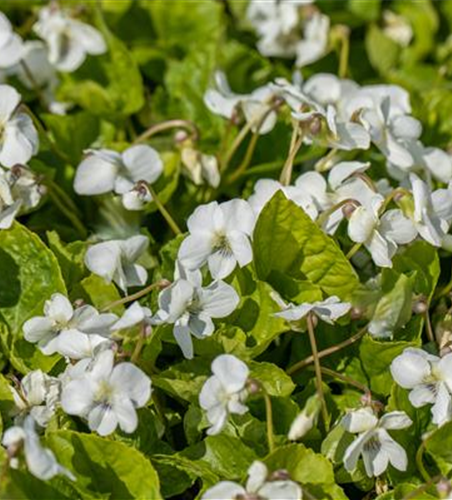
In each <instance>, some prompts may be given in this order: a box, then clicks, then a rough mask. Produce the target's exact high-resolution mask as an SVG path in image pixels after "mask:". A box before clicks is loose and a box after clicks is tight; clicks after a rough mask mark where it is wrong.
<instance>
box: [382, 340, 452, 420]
mask: <svg viewBox="0 0 452 500" xmlns="http://www.w3.org/2000/svg"><path fill="white" fill-rule="evenodd" d="M391 375H392V377H393V379H394V380H395V382H396V383H397V384H398V385H400V387H403V388H404V389H408V390H410V394H409V395H408V398H409V400H410V402H411V404H412V405H413V406H414V407H415V408H420V407H421V406H424V405H426V404H432V405H433V406H432V415H433V420H432V421H433V423H434V424H437V425H442V424H444V423H445V422H448V421H449V420H451V418H452V396H451V393H452V354H446V355H445V356H444V357H442V358H439V357H438V356H433V355H432V354H429V353H427V352H426V351H423V350H422V349H416V348H411V347H409V348H408V349H405V350H404V351H403V353H402V354H400V356H397V357H396V358H395V359H394V360H393V361H392V363H391Z"/></svg>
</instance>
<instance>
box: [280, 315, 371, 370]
mask: <svg viewBox="0 0 452 500" xmlns="http://www.w3.org/2000/svg"><path fill="white" fill-rule="evenodd" d="M366 332H367V325H366V326H365V327H364V328H361V330H359V331H358V332H357V333H355V335H352V336H351V337H350V338H349V339H347V340H344V341H343V342H340V343H339V344H336V345H333V346H332V347H328V348H327V349H324V350H323V351H320V352H319V353H318V357H319V359H321V358H324V357H325V356H329V355H330V354H334V353H335V352H338V351H340V350H341V349H343V348H344V347H348V346H349V345H352V344H353V343H354V342H356V341H357V340H359V339H360V338H361V337H363V336H364V334H365V333H366ZM313 362H314V356H309V357H307V358H305V359H302V360H301V361H298V363H295V364H294V365H292V366H291V367H290V368H289V369H288V370H286V373H287V375H294V374H295V373H296V372H298V371H300V370H301V369H302V368H304V367H305V366H308V365H310V364H311V363H313Z"/></svg>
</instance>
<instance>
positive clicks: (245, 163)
mask: <svg viewBox="0 0 452 500" xmlns="http://www.w3.org/2000/svg"><path fill="white" fill-rule="evenodd" d="M259 137H260V135H259V132H254V134H253V136H252V137H251V140H250V142H249V144H248V148H247V150H246V153H245V156H244V158H243V161H242V163H241V164H240V166H239V167H238V168H237V170H236V171H235V172H234V173H233V174H231V175H230V176H229V178H228V180H227V183H228V184H232V183H233V182H235V181H236V180H237V179H238V178H239V177H240V176H241V175H242V174H243V173H244V172H245V170H246V169H247V168H248V165H249V164H250V162H251V158H252V157H253V154H254V150H255V149H256V145H257V141H258V140H259Z"/></svg>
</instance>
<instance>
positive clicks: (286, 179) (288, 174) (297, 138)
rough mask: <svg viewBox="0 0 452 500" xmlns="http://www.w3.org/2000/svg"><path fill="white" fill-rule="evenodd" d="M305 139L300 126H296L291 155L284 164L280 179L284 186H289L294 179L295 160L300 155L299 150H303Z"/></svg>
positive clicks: (290, 150) (291, 143) (291, 144)
mask: <svg viewBox="0 0 452 500" xmlns="http://www.w3.org/2000/svg"><path fill="white" fill-rule="evenodd" d="M303 138H304V136H303V134H302V133H301V132H300V130H299V128H298V126H295V127H294V130H293V133H292V139H291V141H290V148H289V154H288V156H287V160H286V162H285V163H284V167H283V169H282V171H281V175H280V177H279V182H280V183H281V184H282V185H283V186H288V185H289V184H290V181H291V179H292V170H293V163H294V160H295V156H296V155H297V153H298V150H299V149H300V148H301V145H302V144H303Z"/></svg>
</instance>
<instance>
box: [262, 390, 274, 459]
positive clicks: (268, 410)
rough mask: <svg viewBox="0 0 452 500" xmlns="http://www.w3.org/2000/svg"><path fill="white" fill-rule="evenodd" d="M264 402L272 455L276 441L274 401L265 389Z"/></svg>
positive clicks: (269, 448) (269, 446)
mask: <svg viewBox="0 0 452 500" xmlns="http://www.w3.org/2000/svg"><path fill="white" fill-rule="evenodd" d="M263 395H264V401H265V415H266V420H267V441H268V450H269V452H270V453H273V452H274V451H275V439H274V435H273V411H272V400H271V398H270V396H269V394H268V392H267V391H266V390H265V389H263Z"/></svg>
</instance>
